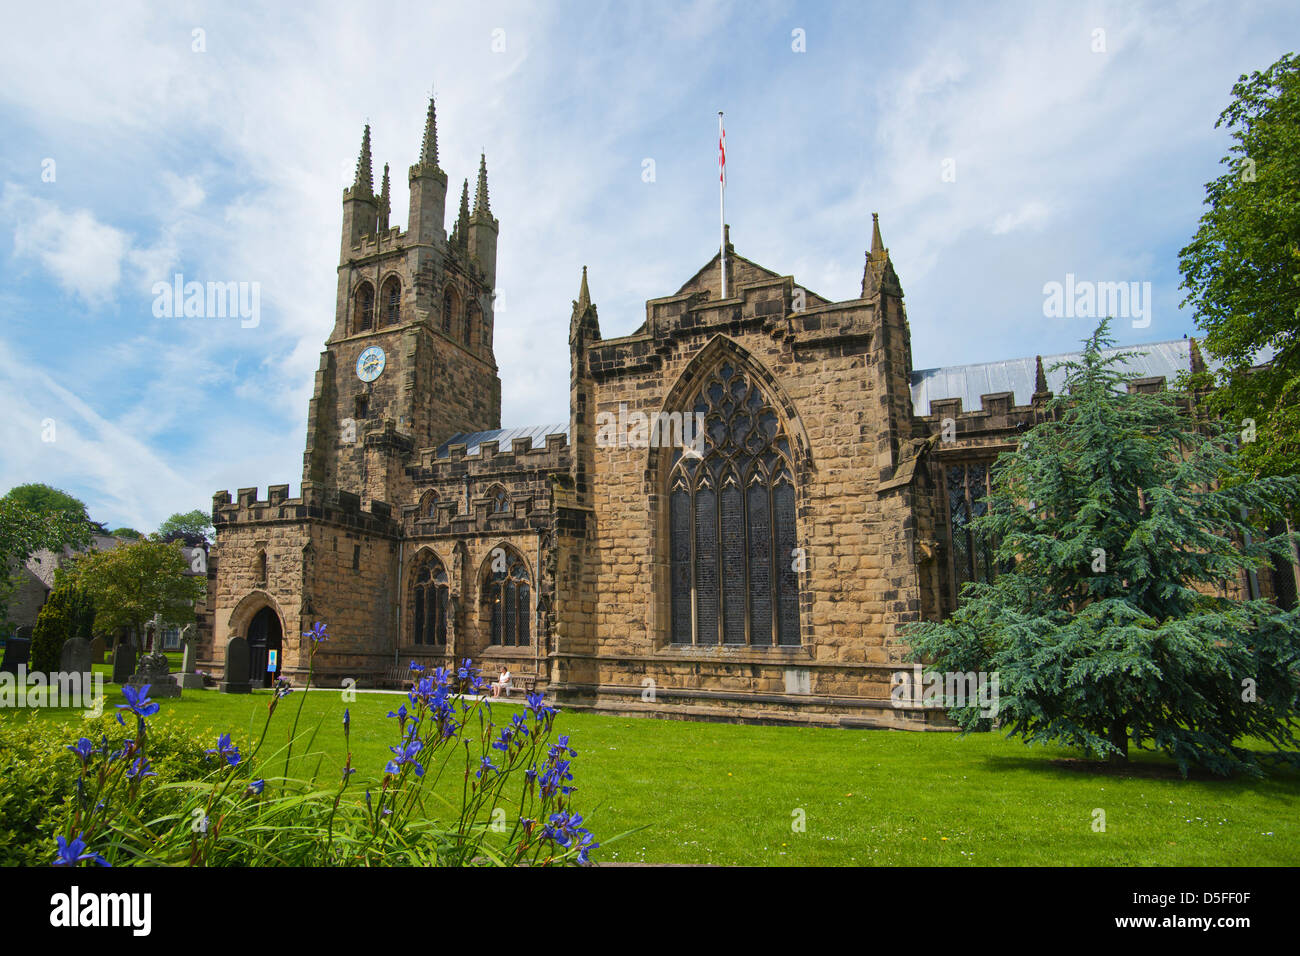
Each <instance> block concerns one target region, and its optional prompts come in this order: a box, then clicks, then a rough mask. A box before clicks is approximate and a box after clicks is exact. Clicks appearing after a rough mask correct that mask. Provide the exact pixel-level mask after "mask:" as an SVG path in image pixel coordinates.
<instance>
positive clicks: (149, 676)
mask: <svg viewBox="0 0 1300 956" xmlns="http://www.w3.org/2000/svg"><path fill="white" fill-rule="evenodd" d="M146 684H147V685H149V696H150V697H151V698H152V697H179V696H181V688H180V685H179V684H177V683H176V678H174V677H172V676H171V665H170V664H168V663H167V655H166V654H164V653H162V652H161V651H159V652H158V653H156V654H145V655H144V656H143V657H141V658H140V668H139V670H137V671H136V672H135V673H134V674H132V675H131V685H132V686H133V687H143V686H145V685H146Z"/></svg>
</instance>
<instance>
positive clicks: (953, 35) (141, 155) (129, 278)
mask: <svg viewBox="0 0 1300 956" xmlns="http://www.w3.org/2000/svg"><path fill="white" fill-rule="evenodd" d="M195 30H201V31H203V32H202V34H201V36H202V40H203V46H204V49H203V50H202V51H201V52H196V51H195V49H194V46H195V33H194V31H195ZM1098 30H1101V31H1104V47H1105V49H1104V51H1102V52H1095V51H1094V50H1093V47H1094V46H1095V45H1097V39H1098V36H1099V35H1098V34H1097V33H1096V31H1098ZM795 31H802V37H803V45H804V47H805V49H804V51H802V52H798V51H796V50H795V49H794V48H793V47H794V46H796V45H797V44H796V37H797V34H796V33H795ZM1298 36H1300V7H1297V5H1296V4H1294V3H1293V2H1285V3H1284V2H1279V3H1253V4H1240V5H1239V4H1228V3H1221V4H1212V3H1167V4H1133V3H1125V4H1100V3H1098V4H1076V3H1069V4H1065V3H1062V4H1053V3H1029V2H1022V3H1001V4H991V5H984V4H980V5H975V4H926V3H878V4H867V3H825V4H791V3H763V2H737V3H727V2H716V3H704V2H700V3H636V2H630V3H620V4H577V3H569V4H564V5H560V4H550V3H542V2H522V3H506V2H499V0H486V2H481V3H475V4H466V3H463V2H455V3H442V2H439V3H434V4H429V3H411V4H381V3H375V4H357V3H346V4H345V3H319V4H313V5H301V6H299V5H292V6H290V5H284V6H281V7H273V8H272V9H271V10H269V11H268V10H254V9H251V8H239V7H236V6H234V5H231V4H216V3H212V4H209V3H180V4H161V3H159V4H139V3H136V4H132V3H129V2H126V3H114V4H84V5H79V4H65V3H45V4H35V5H32V4H29V5H25V6H21V7H18V8H15V9H11V10H10V11H9V12H8V14H7V24H6V38H5V46H6V51H5V55H4V56H2V57H0V408H3V409H4V413H3V415H0V490H3V489H5V488H8V487H10V486H12V485H14V484H18V483H21V482H26V481H44V482H48V483H50V484H53V485H56V486H58V487H62V488H64V489H66V490H68V491H70V492H72V493H74V494H76V495H78V496H79V497H81V498H83V499H84V500H85V501H86V502H87V504H88V505H89V507H90V511H91V514H92V516H93V517H95V518H96V519H98V520H101V521H104V522H105V523H107V524H109V525H110V526H117V525H122V524H125V525H131V526H134V527H137V528H140V529H141V530H146V531H147V530H152V529H153V528H154V527H156V526H157V524H158V523H159V522H160V521H161V520H162V519H163V518H165V517H166V516H167V515H168V514H170V513H171V512H174V511H183V510H190V509H192V508H202V509H204V510H206V509H207V508H208V507H209V505H210V502H211V495H212V493H213V492H214V491H216V490H218V489H230V490H232V491H233V490H234V489H235V488H237V487H242V486H251V485H258V486H260V487H261V488H263V489H265V487H266V485H267V484H273V483H281V482H286V481H287V482H290V483H291V485H292V489H293V492H294V493H296V492H297V488H298V481H299V478H300V476H301V469H302V464H301V463H302V447H303V440H304V434H305V429H306V414H307V400H308V398H309V397H310V393H311V386H312V379H313V374H314V372H315V369H316V366H317V364H318V361H319V352H320V349H321V346H322V343H323V342H324V339H325V337H326V336H327V335H328V333H329V331H330V328H331V325H332V321H333V308H334V302H333V298H334V290H335V267H336V265H337V256H338V236H339V229H340V216H341V208H340V197H341V191H342V189H343V187H344V186H345V185H347V184H348V182H349V181H350V179H351V175H352V168H353V165H354V164H355V162H356V154H357V148H358V145H359V142H360V135H361V128H362V125H363V124H364V123H365V122H367V121H368V122H369V123H370V124H371V127H372V136H373V143H374V150H375V160H376V165H377V169H376V176H378V170H379V169H381V168H382V164H383V163H384V162H388V163H390V164H392V167H393V170H394V172H395V175H394V197H393V210H394V215H393V222H394V224H398V225H401V226H403V227H405V224H406V223H405V220H406V207H407V195H406V185H405V170H406V168H407V167H408V166H409V165H410V164H411V163H412V162H414V160H415V158H416V154H417V152H418V150H419V145H420V136H421V132H422V127H423V120H424V112H425V104H426V101H427V96H428V94H429V91H430V89H431V88H432V89H435V90H436V92H437V96H438V118H439V145H440V154H441V161H442V162H441V165H442V167H443V168H444V169H446V170H447V171H448V173H449V176H450V177H451V181H452V184H453V186H458V185H459V182H460V180H461V179H462V178H464V177H467V176H468V177H471V178H472V176H473V174H474V171H475V169H476V167H477V160H478V153H479V151H480V150H485V151H486V153H487V161H488V168H489V176H490V185H491V195H492V208H493V212H494V213H495V214H496V215H497V216H498V218H499V219H500V221H501V238H500V247H499V257H498V283H499V299H500V303H501V307H500V309H499V312H498V315H497V328H496V336H495V343H496V352H497V362H498V365H499V366H500V371H501V376H502V381H503V414H502V417H503V424H504V425H507V426H510V425H523V424H532V423H537V422H550V421H561V420H564V419H566V418H567V417H568V408H567V400H568V389H567V387H566V383H567V375H568V352H567V345H566V336H567V329H568V318H569V312H570V307H571V300H572V299H573V298H574V297H575V296H576V294H577V287H578V281H579V278H580V275H581V269H582V266H583V265H586V266H588V268H589V273H590V285H591V292H592V297H593V299H594V300H595V302H596V304H597V307H598V308H599V310H600V321H601V327H602V331H603V333H604V334H605V336H606V337H613V336H616V335H623V334H627V333H629V332H631V331H633V330H634V329H635V328H636V327H637V326H638V325H639V324H640V323H641V321H642V320H643V318H644V301H645V300H646V299H647V298H651V297H654V296H660V295H667V294H671V293H672V292H674V291H676V289H677V288H678V287H679V286H680V285H681V283H682V282H684V281H685V280H686V279H687V278H689V277H690V276H691V275H692V274H693V273H694V272H695V271H696V270H697V269H698V268H699V266H700V265H702V264H703V263H704V262H705V261H707V259H708V258H709V257H710V256H711V255H712V254H713V251H714V249H715V248H716V246H717V217H718V208H717V203H718V197H717V180H716V162H717V156H716V135H717V111H718V110H719V109H722V110H725V111H726V114H727V143H728V189H727V218H728V221H729V222H730V224H731V235H732V241H733V243H734V245H735V247H736V250H737V252H738V253H740V254H741V255H744V256H746V257H748V258H750V259H753V260H755V261H757V262H760V263H762V264H764V265H766V266H768V267H769V268H772V269H775V270H777V271H778V272H781V273H783V274H790V275H793V276H794V277H795V279H796V281H797V282H799V283H800V284H802V285H804V286H806V287H808V288H810V289H812V290H814V291H816V292H818V293H819V294H821V295H825V296H828V297H830V298H832V299H846V298H853V297H856V295H857V294H858V288H859V284H860V282H861V275H862V263H863V252H864V250H865V249H866V248H867V246H868V245H869V243H870V228H871V213H872V212H873V211H874V212H879V214H880V221H881V226H882V230H883V232H884V238H885V242H886V245H888V246H889V248H890V251H891V254H892V256H893V260H894V263H895V267H896V268H897V270H898V273H899V276H900V278H901V280H902V283H903V288H904V290H905V292H906V295H907V300H906V301H907V308H908V316H909V319H910V322H911V329H912V349H913V357H914V360H915V364H916V365H917V367H919V368H924V367H932V366H937V365H946V364H957V363H962V362H977V361H987V360H993V359H998V358H1009V357H1017V356H1022V355H1033V354H1049V353H1054V352H1061V351H1066V350H1069V349H1071V348H1073V347H1075V346H1076V345H1077V343H1078V341H1079V339H1081V338H1082V337H1083V336H1084V335H1085V334H1086V333H1087V332H1088V331H1090V327H1091V324H1092V323H1091V322H1090V321H1088V320H1084V319H1073V318H1062V319H1049V318H1046V317H1044V314H1043V298H1044V297H1043V286H1044V284H1045V283H1047V282H1051V281H1063V280H1064V278H1065V275H1066V274H1067V273H1073V274H1074V275H1075V276H1076V277H1078V278H1080V279H1092V280H1098V281H1140V282H1150V283H1151V288H1152V293H1153V307H1152V322H1151V325H1150V327H1148V328H1145V329H1133V328H1129V327H1127V326H1126V324H1125V323H1121V324H1120V325H1119V326H1118V332H1119V337H1120V341H1121V342H1122V343H1125V344H1127V343H1140V342H1150V341H1159V340H1165V339H1172V338H1181V337H1182V336H1183V335H1184V334H1187V333H1192V332H1194V328H1193V323H1192V319H1191V316H1190V315H1189V314H1188V313H1187V312H1186V311H1185V310H1181V309H1180V308H1179V303H1180V301H1181V298H1182V296H1181V293H1180V291H1179V289H1178V283H1179V275H1178V268H1177V266H1178V263H1177V254H1178V250H1179V248H1181V247H1182V245H1184V244H1185V243H1186V242H1187V240H1188V239H1189V238H1190V236H1191V235H1192V233H1193V232H1194V230H1195V227H1196V221H1197V218H1198V216H1199V215H1200V211H1201V202H1202V199H1203V195H1204V184H1205V182H1206V181H1208V180H1209V179H1211V178H1212V177H1214V176H1215V175H1217V174H1218V171H1219V159H1220V157H1222V156H1223V155H1224V154H1225V152H1226V147H1227V144H1228V141H1227V137H1226V135H1225V134H1224V133H1223V131H1221V130H1215V129H1214V122H1215V119H1216V118H1217V116H1218V114H1219V112H1220V111H1221V110H1222V109H1223V108H1224V106H1226V105H1227V103H1228V100H1229V96H1230V90H1231V87H1232V84H1233V82H1234V81H1235V79H1236V78H1237V77H1238V75H1240V74H1241V73H1244V72H1248V71H1250V70H1254V69H1262V68H1264V67H1266V66H1267V65H1268V64H1270V63H1272V62H1273V61H1274V60H1276V59H1277V58H1278V57H1279V56H1280V55H1281V54H1282V53H1284V52H1287V50H1288V46H1287V44H1288V41H1290V42H1291V43H1292V45H1294V39H1295V38H1296V37H1298ZM494 46H495V47H496V49H494ZM51 159H52V160H53V161H54V165H53V170H54V177H53V181H46V179H48V178H49V177H48V173H47V175H46V176H45V177H44V178H43V176H42V173H43V171H47V170H48V169H49V168H50V167H49V164H47V163H46V162H45V161H46V160H51ZM646 159H652V160H654V169H655V177H654V181H653V182H645V181H644V179H643V176H642V170H643V168H644V160H646ZM949 159H951V160H952V161H953V163H952V165H951V166H949V167H948V168H950V169H954V170H955V174H956V175H955V180H953V181H945V180H944V177H943V170H944V161H945V160H949ZM451 205H452V204H451V203H450V202H449V206H451ZM452 208H453V209H454V206H452ZM450 225H451V223H450V222H448V228H450ZM176 272H180V273H182V274H184V276H185V277H186V279H187V280H191V279H192V280H198V281H209V280H215V281H222V282H229V281H235V282H257V283H259V284H260V288H261V314H260V322H259V323H258V325H257V326H256V327H251V328H243V327H241V323H240V322H239V321H238V320H237V319H211V318H205V319H197V318H191V319H185V318H155V317H154V315H153V311H152V303H153V295H152V291H151V290H152V286H153V284H154V283H155V282H158V281H168V280H170V278H171V276H172V275H173V274H175V273H176ZM49 421H52V422H53V423H54V429H53V433H52V434H51V433H50V430H49V428H48V427H47V424H46V423H48V422H49ZM49 438H53V440H52V441H50V440H43V439H49Z"/></svg>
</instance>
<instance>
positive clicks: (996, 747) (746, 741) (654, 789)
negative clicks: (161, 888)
mask: <svg viewBox="0 0 1300 956" xmlns="http://www.w3.org/2000/svg"><path fill="white" fill-rule="evenodd" d="M107 689H108V690H109V693H110V699H109V705H110V706H111V705H113V704H117V703H120V702H121V698H120V694H119V689H118V688H117V686H116V685H108V687H107ZM301 699H302V698H301V697H300V696H299V694H296V693H295V694H293V695H291V696H290V697H289V698H287V699H286V700H284V701H283V702H282V703H281V705H280V707H279V709H278V710H277V712H276V715H275V718H274V721H273V724H272V728H271V731H270V734H269V735H268V738H267V740H268V744H267V748H268V749H273V748H274V747H275V746H279V745H280V744H282V743H283V742H284V741H285V739H286V737H287V733H288V728H289V725H290V723H291V722H292V718H293V712H294V711H295V710H296V708H297V706H298V704H299V701H300V700H301ZM269 700H270V692H269V691H262V692H260V693H257V694H253V695H251V696H234V695H223V694H220V693H218V692H216V691H186V692H185V696H184V697H182V698H181V699H179V700H163V701H160V703H161V705H162V711H161V712H160V713H159V714H158V715H157V716H156V717H154V718H152V719H153V720H165V721H180V722H183V723H185V724H188V725H190V726H192V727H194V728H197V729H202V730H205V731H206V732H207V733H208V735H209V736H211V738H212V740H213V745H214V746H215V741H216V736H217V733H218V732H220V731H229V732H231V733H232V734H233V735H234V738H235V742H236V743H237V744H239V745H240V746H241V747H243V748H244V750H245V753H247V752H248V751H249V750H251V748H252V745H253V744H254V743H255V741H256V738H257V735H258V734H260V732H261V728H262V723H263V720H264V719H265V715H266V706H267V703H268V701H269ZM403 700H404V698H402V697H400V696H397V695H390V694H366V693H362V694H359V695H358V696H357V700H356V701H355V702H353V703H350V704H345V703H344V702H343V701H342V699H341V697H340V695H339V694H338V693H337V692H334V691H313V692H311V693H309V694H308V695H307V696H306V701H305V704H304V711H303V724H302V725H301V726H300V733H302V732H303V729H304V728H305V729H306V730H307V731H308V732H310V730H311V729H312V728H313V727H315V726H317V724H319V725H320V733H319V735H318V736H317V738H316V741H315V743H314V745H313V747H312V756H311V757H310V762H311V763H312V764H313V765H314V764H315V763H316V762H317V761H319V760H322V759H323V760H324V761H325V764H324V766H325V769H324V770H322V774H323V775H324V776H328V777H331V778H332V777H333V771H331V770H329V767H330V766H331V765H332V766H340V767H341V765H342V761H343V755H344V743H343V733H342V725H341V722H342V715H343V709H344V707H345V706H346V707H349V708H350V709H351V714H352V749H353V766H354V767H356V768H358V774H357V777H356V778H355V780H356V783H357V784H358V785H359V786H357V787H356V789H354V790H353V791H352V792H353V793H356V794H359V793H360V792H361V790H362V789H363V788H364V787H365V786H366V785H368V784H370V783H373V781H374V780H376V779H378V778H379V777H380V776H382V768H383V766H384V763H385V762H386V761H387V759H388V758H389V756H390V754H389V751H388V746H389V745H390V744H391V743H394V742H395V737H396V721H393V720H388V719H386V717H385V715H386V714H387V713H388V711H389V710H390V709H395V708H396V706H397V705H398V704H399V703H401V702H402V701H403ZM512 706H518V705H517V704H511V705H506V704H499V705H494V707H500V708H502V709H503V710H506V711H507V714H508V708H509V707H512ZM31 715H32V717H31V719H36V720H42V721H48V722H50V724H51V729H52V730H53V729H55V728H56V727H59V729H60V730H61V731H62V732H64V733H67V734H68V735H69V737H70V738H71V737H72V735H74V734H75V733H76V725H77V724H78V723H79V722H80V720H79V716H78V712H75V711H67V710H63V711H57V710H33V711H31ZM504 719H508V717H502V718H498V722H500V721H501V720H504ZM60 725H62V726H60ZM556 732H557V733H566V734H569V735H570V738H571V739H570V743H571V745H572V746H573V747H574V748H575V749H576V750H577V751H578V757H577V759H576V760H575V761H574V778H575V779H574V781H573V782H574V784H575V785H576V786H577V787H578V789H577V792H576V793H575V795H574V796H575V802H574V806H575V809H577V810H578V811H579V812H581V813H583V814H584V815H585V816H586V817H587V819H588V822H589V823H590V825H591V828H592V830H593V832H595V833H596V835H597V839H601V838H606V839H607V838H609V837H611V836H613V835H615V834H618V833H622V832H625V831H629V830H634V829H636V828H640V827H644V829H641V830H638V831H637V832H635V833H632V834H631V835H629V836H627V837H625V838H624V839H622V840H620V841H618V842H616V843H614V844H611V845H609V846H608V847H605V848H602V849H601V850H599V851H597V852H596V853H595V854H593V857H594V859H596V860H597V861H646V862H652V863H718V864H750V865H763V864H782V865H805V864H819V865H863V864H871V865H919V866H926V865H936V864H942V865H966V864H969V865H977V866H978V865H1043V864H1047V865H1052V864H1068V865H1087V866H1151V865H1157V866H1163V865H1193V866H1195V865H1226V866H1233V865H1289V866H1294V865H1296V864H1298V863H1300V775H1298V774H1296V773H1294V772H1289V773H1279V774H1278V775H1276V776H1270V777H1268V778H1266V779H1264V780H1262V781H1252V780H1228V781H1224V780H1218V779H1212V778H1193V779H1190V780H1183V779H1181V778H1179V777H1178V776H1177V775H1176V773H1175V774H1172V775H1171V774H1170V773H1169V770H1170V764H1169V762H1168V761H1166V760H1165V759H1164V758H1163V757H1159V756H1153V755H1140V756H1138V757H1136V758H1135V760H1134V763H1135V767H1134V768H1133V770H1132V772H1130V773H1128V774H1125V775H1119V776H1117V775H1113V774H1107V773H1100V772H1097V771H1095V770H1092V769H1086V768H1084V769H1077V768H1075V767H1071V766H1068V765H1067V764H1063V763H1062V762H1061V761H1062V760H1068V758H1070V757H1072V756H1075V755H1073V754H1071V753H1069V752H1066V751H1063V750H1055V749H1047V748H1041V747H1038V748H1030V747H1026V746H1025V745H1023V744H1021V743H1019V742H1018V741H1009V740H1006V739H1004V738H1002V737H1001V736H998V735H994V734H981V735H974V736H970V737H966V738H962V737H960V736H958V735H956V734H946V733H906V732H895V731H862V730H838V729H823V728H802V727H753V726H742V725H734V724H711V723H694V722H687V721H673V720H649V719H642V718H621V717H606V716H599V715H593V714H582V713H563V712H562V713H561V714H560V716H559V718H558V719H557V722H556ZM302 748H303V744H301V743H300V744H299V745H297V748H296V749H298V750H301V749H302ZM295 762H296V760H295ZM263 772H265V773H266V774H267V775H268V776H274V775H277V774H279V773H280V768H279V767H264V768H263ZM454 776H455V775H454V774H450V772H449V775H448V777H447V778H444V780H443V784H442V787H440V789H445V790H446V791H447V792H448V793H451V792H452V786H453V785H454V787H455V790H456V795H457V796H458V791H459V786H460V781H459V778H456V779H454V780H453V779H450V778H451V777H454ZM0 786H3V783H2V782H0ZM1096 809H1100V810H1104V811H1105V832H1104V833H1102V832H1095V831H1094V829H1093V823H1094V810H1096ZM800 817H802V818H803V819H804V820H805V821H806V829H805V830H804V832H795V831H794V829H793V828H792V823H794V822H795V821H796V819H798V818H800Z"/></svg>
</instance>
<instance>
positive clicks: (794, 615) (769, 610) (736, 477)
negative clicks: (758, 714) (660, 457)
mask: <svg viewBox="0 0 1300 956" xmlns="http://www.w3.org/2000/svg"><path fill="white" fill-rule="evenodd" d="M695 413H698V414H699V415H702V416H703V421H704V435H703V442H702V447H701V446H700V445H699V444H696V445H694V446H691V445H690V444H687V447H686V448H676V449H673V453H672V467H671V468H670V470H669V473H668V482H667V483H668V489H667V490H668V525H669V529H668V539H669V541H668V545H669V559H670V560H669V564H670V570H669V575H670V581H671V587H670V591H671V614H670V630H671V640H672V642H673V643H674V644H696V645H717V644H732V645H736V644H741V645H751V646H759V647H764V646H767V647H770V646H796V645H798V644H799V643H800V635H799V578H798V574H797V572H796V571H795V567H796V566H797V557H798V556H797V554H796V548H797V538H796V521H795V501H796V494H795V492H796V488H795V470H794V464H793V456H792V453H791V445H790V439H789V437H788V436H787V434H786V432H785V430H784V428H783V427H782V424H781V419H780V416H779V415H778V414H777V412H776V409H775V407H774V406H773V404H772V402H771V400H770V399H769V398H768V396H767V395H766V394H765V393H764V391H763V389H762V387H761V386H760V385H759V384H758V383H757V382H756V381H754V379H753V377H752V375H750V374H749V373H748V372H746V371H744V370H742V369H740V368H738V367H737V366H736V364H735V363H732V362H723V363H722V364H721V365H719V367H718V368H717V369H716V370H715V371H714V372H713V374H712V375H710V376H709V377H708V379H706V381H705V384H704V385H703V387H702V388H701V389H700V390H699V392H698V393H697V394H696V397H695V400H694V402H693V403H692V405H691V406H690V407H689V408H688V409H686V410H684V412H683V414H684V415H692V414H695ZM692 420H693V421H694V420H698V419H692ZM697 451H698V453H696V452H697Z"/></svg>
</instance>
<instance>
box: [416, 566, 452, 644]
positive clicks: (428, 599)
mask: <svg viewBox="0 0 1300 956" xmlns="http://www.w3.org/2000/svg"><path fill="white" fill-rule="evenodd" d="M448 594H449V587H448V579H447V570H446V568H444V567H443V566H442V562H441V561H439V560H438V559H437V558H430V559H429V560H427V561H426V562H425V563H424V564H422V565H420V567H419V568H418V569H417V570H416V572H415V608H414V615H413V626H414V629H415V643H416V644H446V643H447V604H448V600H447V599H448Z"/></svg>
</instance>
